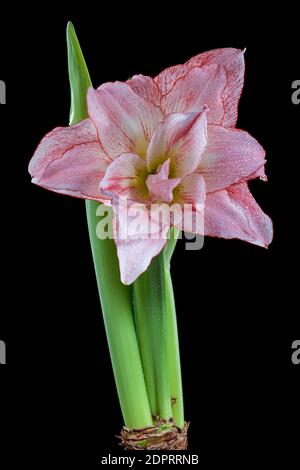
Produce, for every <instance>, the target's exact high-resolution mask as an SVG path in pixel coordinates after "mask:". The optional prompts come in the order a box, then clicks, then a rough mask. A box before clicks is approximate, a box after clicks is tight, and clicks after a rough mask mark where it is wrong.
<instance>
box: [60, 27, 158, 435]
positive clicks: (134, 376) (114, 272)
mask: <svg viewBox="0 0 300 470" xmlns="http://www.w3.org/2000/svg"><path fill="white" fill-rule="evenodd" d="M67 45H68V68H69V79H70V87H71V113H70V125H73V124H76V123H78V122H80V121H81V120H83V119H85V118H86V117H87V109H86V94H87V90H88V87H89V86H91V80H90V77H89V73H88V69H87V67H86V64H85V61H84V57H83V54H82V51H81V48H80V45H79V42H78V39H77V36H76V33H75V30H74V27H73V25H72V23H68V27H67ZM98 207H99V203H98V202H96V201H86V212H87V221H88V229H89V235H90V242H91V248H92V253H93V259H94V266H95V272H96V277H97V284H98V289H99V295H100V300H101V305H102V313H103V318H104V324H105V329H106V335H107V340H108V345H109V350H110V357H111V361H112V366H113V371H114V377H115V382H116V386H117V391H118V396H119V401H120V405H121V409H122V413H123V418H124V422H125V425H126V426H128V427H132V428H142V427H144V426H150V425H152V417H151V413H150V407H149V402H148V397H147V391H146V386H145V380H144V376H143V370H142V365H141V359H140V354H139V349H138V344H137V337H136V332H135V325H134V320H133V312H132V305H131V297H130V288H129V287H127V286H125V285H124V284H122V283H121V281H120V273H119V264H118V258H117V253H116V247H115V244H114V241H113V240H110V239H108V238H106V239H105V240H101V239H99V238H98V237H97V233H96V229H97V224H98V223H99V217H98V216H97V210H98ZM108 211H109V209H108Z"/></svg>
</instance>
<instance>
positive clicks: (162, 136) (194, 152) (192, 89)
mask: <svg viewBox="0 0 300 470" xmlns="http://www.w3.org/2000/svg"><path fill="white" fill-rule="evenodd" d="M243 78H244V54H243V52H242V51H240V50H236V49H231V48H228V49H216V50H213V51H208V52H205V53H203V54H199V55H197V56H195V57H193V58H192V59H190V60H189V61H188V62H186V63H185V64H183V65H177V66H174V67H170V68H168V69H166V70H164V71H163V72H162V73H160V74H159V75H158V76H157V77H156V78H154V79H152V78H150V77H147V76H143V75H137V76H134V77H133V78H132V79H130V80H128V81H127V82H125V83H124V82H114V83H105V84H103V85H101V86H100V87H99V88H98V89H97V90H94V89H93V88H90V89H89V91H88V95H87V107H88V115H89V118H88V119H86V120H84V121H82V122H81V123H79V124H77V125H74V126H72V127H58V128H56V129H54V130H53V131H52V132H50V133H49V134H47V135H46V136H45V137H44V138H43V139H42V141H41V143H40V144H39V146H38V148H37V150H36V152H35V154H34V156H33V158H32V160H31V162H30V165H29V172H30V174H31V175H32V182H33V183H35V184H37V185H40V186H43V187H44V188H46V189H49V190H52V191H55V192H58V193H63V194H67V195H70V196H75V197H80V198H85V199H94V200H97V201H101V202H105V203H106V204H112V205H113V207H114V208H115V209H116V207H117V206H119V204H118V203H117V201H118V200H120V198H121V199H124V198H125V199H126V200H127V201H129V203H130V204H133V203H139V204H142V205H143V206H144V207H145V208H146V210H145V211H144V215H145V217H144V220H145V230H144V231H145V232H147V227H148V222H149V220H148V216H149V214H148V209H149V208H150V206H151V205H152V204H154V203H165V204H168V205H171V204H173V203H176V204H177V205H178V204H179V205H187V204H188V205H189V206H190V207H191V208H192V212H194V213H195V214H196V213H197V211H198V210H201V209H199V208H203V205H204V214H205V215H204V226H203V225H202V224H199V225H197V224H192V226H191V225H190V224H189V222H188V221H186V220H184V212H183V216H182V217H181V218H179V219H178V217H177V219H176V220H175V221H173V222H172V221H170V223H174V224H176V225H177V226H178V227H179V228H181V229H184V230H187V231H193V232H196V233H197V232H199V233H201V234H203V235H209V236H216V237H222V238H227V239H230V238H239V239H241V240H245V241H247V242H250V243H254V244H256V245H259V246H264V247H267V246H268V245H269V243H270V242H271V240H272V232H273V230H272V222H271V220H270V218H269V217H268V216H267V215H266V214H264V212H263V211H262V210H261V209H260V207H259V206H258V205H257V204H256V202H255V200H254V198H253V197H252V195H251V193H250V191H249V189H248V186H247V181H248V180H250V179H253V178H257V177H260V178H262V179H265V174H264V164H265V152H264V150H263V148H262V147H261V146H260V144H259V143H258V142H257V141H256V140H255V139H254V138H253V137H251V136H250V135H249V134H248V133H247V132H245V131H242V130H239V129H236V128H235V125H236V121H237V116H238V112H237V108H238V101H239V98H240V95H241V92H242V88H243ZM116 214H117V217H118V220H117V222H118V223H119V224H121V225H122V223H123V218H122V211H121V212H120V210H116ZM120 214H121V215H120ZM164 228H165V227H164ZM166 241H167V240H166V238H165V237H163V236H158V237H157V236H156V237H148V238H147V237H136V236H134V234H130V233H129V234H128V237H127V238H126V239H124V238H123V237H119V236H118V234H117V232H116V234H115V243H116V245H117V251H118V257H119V263H120V272H121V279H122V281H123V282H124V283H125V284H130V283H132V282H133V281H134V280H135V279H136V278H137V277H138V276H139V275H140V274H141V273H142V272H144V271H145V270H146V269H147V267H148V266H149V263H150V262H151V259H152V258H153V257H154V256H156V255H157V254H159V252H160V251H161V250H162V249H163V247H164V245H165V244H166Z"/></svg>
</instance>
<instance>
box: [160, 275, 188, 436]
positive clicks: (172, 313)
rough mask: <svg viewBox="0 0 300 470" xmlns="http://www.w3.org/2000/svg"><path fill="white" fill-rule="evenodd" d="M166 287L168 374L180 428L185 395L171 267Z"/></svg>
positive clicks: (175, 413) (174, 409) (176, 421)
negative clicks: (183, 391)
mask: <svg viewBox="0 0 300 470" xmlns="http://www.w3.org/2000/svg"><path fill="white" fill-rule="evenodd" d="M164 274H165V287H166V302H167V309H166V310H167V325H168V373H169V386H170V394H171V397H172V398H173V399H174V403H173V405H172V411H173V419H174V421H175V423H176V425H177V426H178V427H179V428H181V429H182V428H183V426H184V409H183V393H182V379H181V365H180V354H179V341H178V330H177V319H176V308H175V300H174V292H173V285H172V278H171V273H170V270H169V267H165V273H164Z"/></svg>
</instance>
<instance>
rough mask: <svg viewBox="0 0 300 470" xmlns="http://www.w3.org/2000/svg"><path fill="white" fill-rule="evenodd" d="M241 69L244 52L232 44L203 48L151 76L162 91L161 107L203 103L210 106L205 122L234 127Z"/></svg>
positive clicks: (170, 109)
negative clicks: (183, 61)
mask: <svg viewBox="0 0 300 470" xmlns="http://www.w3.org/2000/svg"><path fill="white" fill-rule="evenodd" d="M193 70H194V71H193ZM244 70H245V64H244V54H243V52H242V51H241V50H238V49H233V48H225V49H215V50H212V51H208V52H204V53H202V54H199V55H197V56H195V57H192V58H191V59H190V60H189V61H188V62H186V63H185V64H183V65H177V66H174V67H170V68H168V69H166V70H164V71H163V72H161V73H160V74H159V75H158V76H157V77H156V78H155V82H156V83H157V84H158V86H159V88H160V90H161V92H162V94H163V95H164V99H163V109H164V110H165V111H166V112H167V113H170V112H175V111H178V112H189V111H196V110H197V106H198V109H199V106H204V105H205V104H206V105H208V106H209V108H210V109H211V113H210V115H209V117H208V119H209V122H211V123H214V124H221V125H223V126H224V127H234V126H235V125H236V121H237V116H238V113H237V111H238V102H239V98H240V96H241V92H242V89H243V84H244Z"/></svg>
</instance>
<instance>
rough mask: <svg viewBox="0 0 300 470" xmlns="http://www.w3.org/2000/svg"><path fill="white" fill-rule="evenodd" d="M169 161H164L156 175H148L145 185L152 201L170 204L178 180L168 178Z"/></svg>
mask: <svg viewBox="0 0 300 470" xmlns="http://www.w3.org/2000/svg"><path fill="white" fill-rule="evenodd" d="M169 170H170V160H166V161H165V162H164V163H163V164H162V165H161V167H160V169H159V171H158V173H156V174H155V175H149V176H148V178H147V180H146V184H147V187H148V189H149V192H150V197H151V198H152V200H154V201H165V202H171V201H172V199H173V189H174V188H176V186H177V185H178V184H179V183H180V181H181V179H180V178H171V179H168V178H169Z"/></svg>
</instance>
